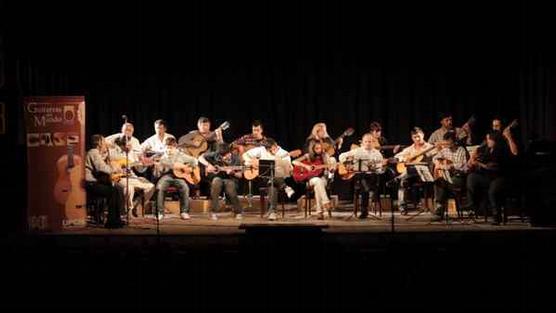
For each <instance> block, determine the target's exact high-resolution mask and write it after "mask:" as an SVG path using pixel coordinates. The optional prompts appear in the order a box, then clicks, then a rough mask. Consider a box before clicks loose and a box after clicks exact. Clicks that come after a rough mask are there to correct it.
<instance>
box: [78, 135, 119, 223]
mask: <svg viewBox="0 0 556 313" xmlns="http://www.w3.org/2000/svg"><path fill="white" fill-rule="evenodd" d="M91 146H92V148H91V149H90V150H89V151H87V157H86V160H85V182H86V184H85V189H86V190H87V193H88V194H91V195H95V196H98V197H104V198H106V199H107V200H108V218H107V220H106V224H105V227H106V228H120V227H122V226H123V223H122V220H121V217H120V213H121V212H122V211H123V208H124V206H123V203H124V189H123V188H122V186H120V185H114V184H113V183H112V180H111V178H110V175H112V174H113V173H115V172H117V171H118V169H113V168H112V167H111V166H110V163H109V161H108V147H107V144H106V140H105V139H104V137H103V136H102V135H93V136H91Z"/></svg>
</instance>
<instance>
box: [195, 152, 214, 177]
mask: <svg viewBox="0 0 556 313" xmlns="http://www.w3.org/2000/svg"><path fill="white" fill-rule="evenodd" d="M213 154H214V152H205V153H203V154H201V156H200V157H199V163H201V164H203V165H204V166H206V171H207V172H208V173H214V172H215V171H216V167H214V165H212V163H211V162H210V161H209V160H211V161H212V155H213ZM207 159H208V160H207Z"/></svg>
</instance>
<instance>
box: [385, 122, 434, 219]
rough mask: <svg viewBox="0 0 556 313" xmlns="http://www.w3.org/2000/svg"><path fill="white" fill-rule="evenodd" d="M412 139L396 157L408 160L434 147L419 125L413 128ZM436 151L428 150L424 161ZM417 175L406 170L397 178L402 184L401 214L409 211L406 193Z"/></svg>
mask: <svg viewBox="0 0 556 313" xmlns="http://www.w3.org/2000/svg"><path fill="white" fill-rule="evenodd" d="M411 140H412V141H413V144H412V145H411V146H409V147H407V148H405V149H403V150H402V151H400V152H399V153H397V154H396V155H395V156H394V158H396V159H398V161H400V162H407V161H408V159H409V158H411V157H413V156H415V155H416V154H418V153H420V152H423V151H426V150H429V149H431V148H432V147H433V145H432V144H430V143H428V142H426V141H425V133H424V132H423V130H422V129H421V128H419V127H414V128H413V129H412V130H411ZM434 152H435V150H431V151H429V152H427V153H426V154H425V158H424V161H430V160H431V158H432V156H433V154H434ZM417 177H418V175H417V173H409V171H406V172H405V173H403V174H402V175H400V176H399V177H398V178H397V179H398V180H399V181H400V184H399V186H398V209H399V210H400V213H401V214H406V213H407V204H406V201H405V195H406V192H407V191H408V189H409V188H410V187H411V185H412V184H413V183H414V182H415V180H416V179H417Z"/></svg>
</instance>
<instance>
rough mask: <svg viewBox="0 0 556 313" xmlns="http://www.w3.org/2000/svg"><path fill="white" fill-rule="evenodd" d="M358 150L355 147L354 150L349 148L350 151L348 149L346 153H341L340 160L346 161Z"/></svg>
mask: <svg viewBox="0 0 556 313" xmlns="http://www.w3.org/2000/svg"><path fill="white" fill-rule="evenodd" d="M356 151H357V149H354V150H349V151H346V152H344V153H341V154H340V156H339V157H338V159H339V160H340V163H344V162H345V161H346V159H347V158H350V157H353V156H355V152H356Z"/></svg>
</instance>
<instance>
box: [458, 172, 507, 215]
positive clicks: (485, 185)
mask: <svg viewBox="0 0 556 313" xmlns="http://www.w3.org/2000/svg"><path fill="white" fill-rule="evenodd" d="M506 187H507V181H506V178H505V177H503V176H490V175H486V174H482V173H471V174H469V175H468V176H467V199H468V201H469V202H468V206H469V207H471V208H473V209H477V206H478V205H480V206H481V208H484V206H485V204H486V200H487V199H488V203H489V204H490V207H491V209H492V211H493V215H494V216H495V217H497V218H500V215H501V212H500V208H501V206H502V204H503V202H504V199H505V191H506ZM485 209H486V208H485ZM485 212H486V210H485Z"/></svg>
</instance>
